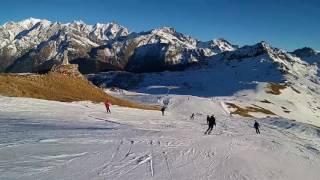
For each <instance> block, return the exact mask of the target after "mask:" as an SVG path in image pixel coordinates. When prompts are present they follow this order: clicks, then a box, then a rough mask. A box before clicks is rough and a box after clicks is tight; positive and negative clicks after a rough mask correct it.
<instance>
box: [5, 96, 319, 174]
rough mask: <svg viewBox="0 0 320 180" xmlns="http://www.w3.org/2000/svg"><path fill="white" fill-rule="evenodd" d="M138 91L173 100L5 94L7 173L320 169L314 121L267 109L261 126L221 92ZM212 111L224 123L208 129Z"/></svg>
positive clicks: (308, 171)
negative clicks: (151, 107)
mask: <svg viewBox="0 0 320 180" xmlns="http://www.w3.org/2000/svg"><path fill="white" fill-rule="evenodd" d="M131 95H133V94H131ZM139 96H140V98H141V100H146V99H148V101H149V103H157V101H162V102H166V104H168V108H167V111H166V112H165V116H161V112H158V111H147V110H138V109H130V108H124V107H118V106H112V107H111V111H112V114H106V112H105V109H104V106H103V104H93V103H90V102H78V103H62V102H53V101H45V100H36V99H27V98H12V97H0V179H84V180H87V179H219V180H223V179H237V180H238V179H259V180H263V179H266V180H269V179H290V180H292V179H305V180H318V179H319V168H320V140H319V136H320V129H319V128H317V127H315V126H312V125H307V124H303V123H299V122H295V121H290V120H287V119H283V118H266V119H260V120H258V121H259V123H260V124H261V134H259V135H257V134H255V131H254V129H253V127H252V126H253V121H254V120H255V119H254V118H239V117H234V116H230V114H229V111H228V108H226V107H225V105H224V101H225V99H224V98H223V97H220V98H200V97H194V96H188V95H170V96H164V95H157V96H153V95H139ZM192 113H195V118H194V119H193V120H192V119H190V115H191V114H192ZM208 114H215V115H216V119H217V127H214V129H213V132H212V134H211V135H204V134H203V133H204V131H205V130H206V128H207V125H206V116H207V115H208Z"/></svg>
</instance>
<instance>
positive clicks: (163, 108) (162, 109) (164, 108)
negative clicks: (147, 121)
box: [161, 106, 166, 116]
mask: <svg viewBox="0 0 320 180" xmlns="http://www.w3.org/2000/svg"><path fill="white" fill-rule="evenodd" d="M165 110H166V107H164V106H162V108H161V112H162V116H164V111H165Z"/></svg>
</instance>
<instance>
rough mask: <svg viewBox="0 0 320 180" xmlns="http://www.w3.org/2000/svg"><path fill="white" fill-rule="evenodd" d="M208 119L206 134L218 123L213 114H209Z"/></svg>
mask: <svg viewBox="0 0 320 180" xmlns="http://www.w3.org/2000/svg"><path fill="white" fill-rule="evenodd" d="M207 121H208V126H209V127H208V129H207V130H206V132H205V133H204V134H210V133H211V131H212V128H213V126H214V125H215V123H216V119H215V118H214V116H213V115H212V116H211V117H209V116H207Z"/></svg>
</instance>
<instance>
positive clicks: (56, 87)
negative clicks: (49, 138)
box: [0, 73, 160, 110]
mask: <svg viewBox="0 0 320 180" xmlns="http://www.w3.org/2000/svg"><path fill="white" fill-rule="evenodd" d="M0 94H1V95H4V96H12V97H30V98H37V99H46V100H54V101H62V102H73V101H92V102H97V103H98V102H104V101H105V100H106V99H108V100H109V101H110V102H111V103H112V104H114V105H119V106H124V107H131V108H139V109H147V110H159V109H160V108H159V107H158V106H150V105H143V104H137V103H134V102H129V101H127V100H123V99H119V98H115V97H112V96H110V95H108V94H106V93H105V92H104V91H103V90H102V89H100V88H97V87H96V86H94V85H93V84H91V83H90V82H89V81H87V80H86V79H83V78H81V77H71V76H66V75H62V74H58V73H50V74H45V75H34V74H30V75H17V74H0Z"/></svg>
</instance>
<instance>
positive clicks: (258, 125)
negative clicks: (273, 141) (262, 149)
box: [253, 121, 260, 134]
mask: <svg viewBox="0 0 320 180" xmlns="http://www.w3.org/2000/svg"><path fill="white" fill-rule="evenodd" d="M253 127H254V128H255V129H256V133H257V134H260V129H259V127H260V124H259V123H258V122H257V121H254V125H253Z"/></svg>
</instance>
